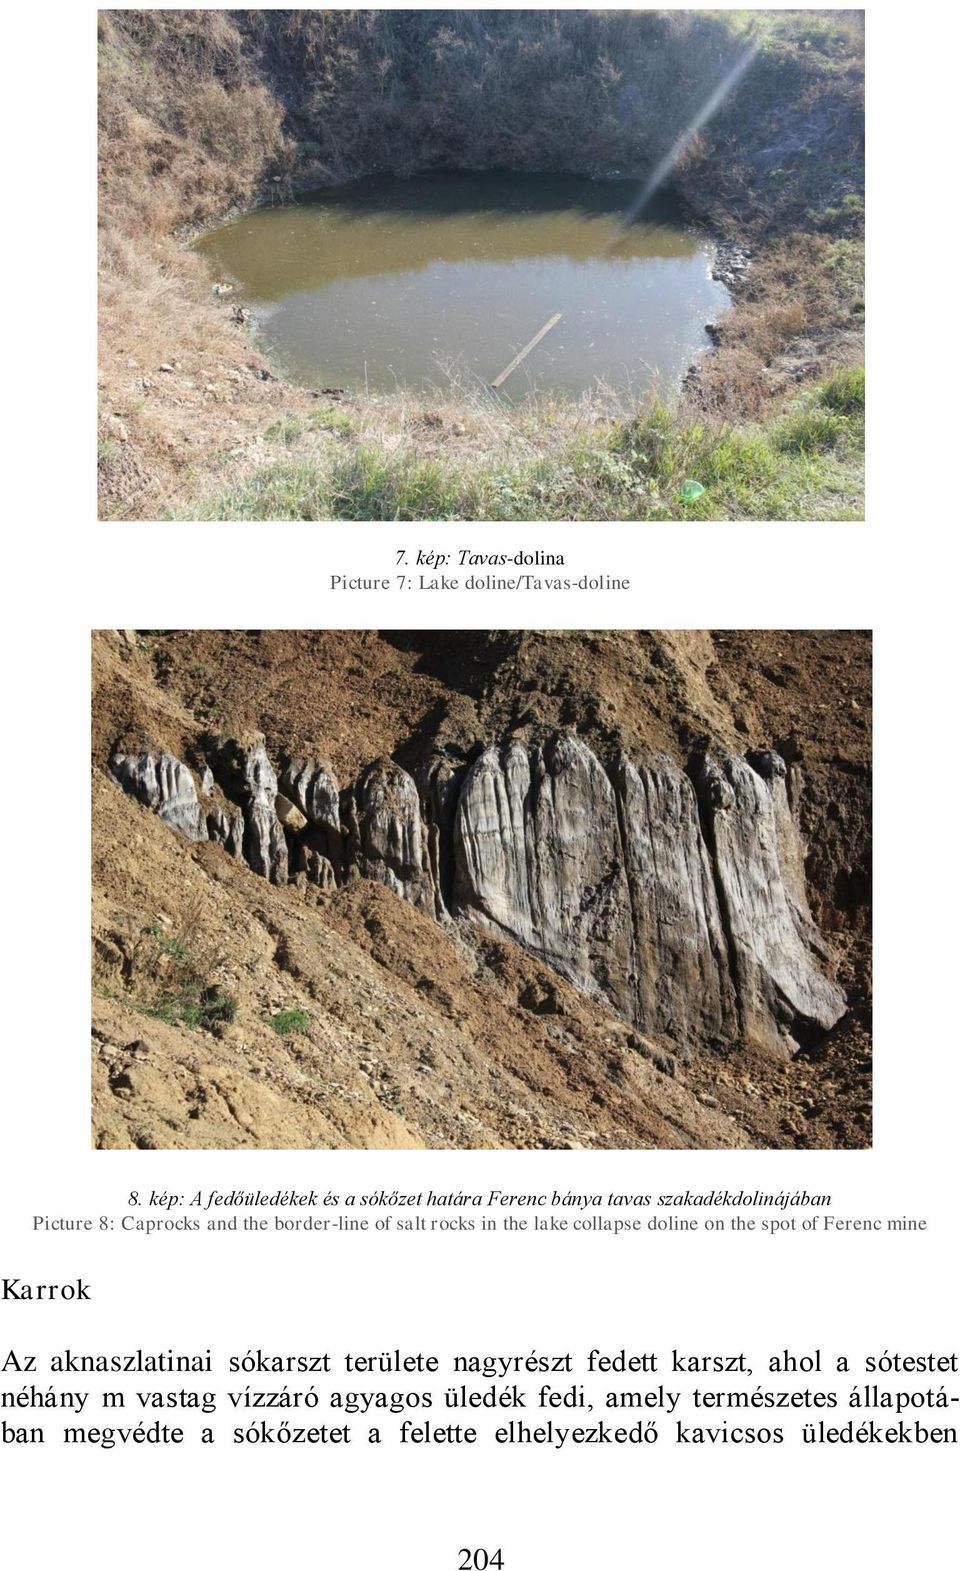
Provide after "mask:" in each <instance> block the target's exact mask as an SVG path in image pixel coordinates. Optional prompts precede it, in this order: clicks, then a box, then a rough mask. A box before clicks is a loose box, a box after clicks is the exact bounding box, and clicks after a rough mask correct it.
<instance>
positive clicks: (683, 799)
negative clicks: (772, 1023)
mask: <svg viewBox="0 0 960 1571" xmlns="http://www.w3.org/2000/svg"><path fill="white" fill-rule="evenodd" d="M613 782H614V787H615V790H616V794H617V799H618V802H619V806H620V815H621V830H622V841H623V848H624V863H625V871H626V878H627V884H628V887H629V890H630V905H631V912H632V920H633V933H634V955H635V969H636V988H635V1001H634V1009H633V1019H634V1020H635V1021H636V1023H637V1025H639V1026H640V1027H641V1029H642V1030H644V1031H648V1032H650V1033H652V1034H656V1035H666V1036H670V1037H673V1038H674V1039H675V1040H676V1041H678V1042H680V1043H683V1044H689V1043H691V1042H697V1041H711V1040H718V1041H722V1042H731V1041H734V1040H735V1039H736V1036H737V1032H738V1022H737V1007H736V995H735V992H734V987H733V980H732V978H731V975H730V968H729V962H728V957H727V946H726V941H725V938H724V934H723V927H722V924H721V920H720V911H719V907H718V905H717V894H716V888H715V886H714V881H713V870H712V868H711V866H710V857H709V854H708V852H707V848H706V845H705V844H704V840H703V835H702V834H701V831H700V818H699V813H698V811H697V797H696V792H695V791H694V789H693V785H692V784H691V782H690V780H689V779H688V778H687V776H686V775H685V774H683V773H681V771H680V770H679V769H678V768H677V767H676V765H675V764H673V763H672V762H671V760H669V759H667V758H663V757H657V758H655V759H652V760H650V761H649V762H647V763H645V764H642V765H638V766H635V765H634V764H633V763H632V762H631V761H630V759H628V758H627V757H625V756H624V755H623V754H621V755H620V757H619V758H618V759H617V762H616V764H615V766H614V770H613Z"/></svg>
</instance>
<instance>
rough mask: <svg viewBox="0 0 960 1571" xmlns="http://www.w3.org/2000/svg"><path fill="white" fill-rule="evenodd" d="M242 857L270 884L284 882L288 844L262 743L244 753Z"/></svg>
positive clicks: (275, 779) (269, 766) (273, 774)
mask: <svg viewBox="0 0 960 1571" xmlns="http://www.w3.org/2000/svg"><path fill="white" fill-rule="evenodd" d="M243 780H244V788H245V795H246V801H245V802H244V808H243V818H244V825H245V829H244V837H243V854H244V858H245V860H246V861H247V863H248V865H249V866H250V867H252V868H253V871H254V872H255V873H260V874H261V875H262V877H264V878H267V879H269V881H270V883H271V884H285V883H286V882H287V871H288V859H287V841H286V837H285V835H284V833H283V825H282V824H281V823H280V820H279V818H278V817H277V812H276V806H275V803H276V799H277V776H276V773H275V771H274V768H273V765H272V764H271V762H270V760H269V758H268V757H267V751H266V748H265V747H264V746H263V744H262V743H261V742H258V743H256V744H255V745H254V746H252V747H250V748H247V749H245V750H244V752H243Z"/></svg>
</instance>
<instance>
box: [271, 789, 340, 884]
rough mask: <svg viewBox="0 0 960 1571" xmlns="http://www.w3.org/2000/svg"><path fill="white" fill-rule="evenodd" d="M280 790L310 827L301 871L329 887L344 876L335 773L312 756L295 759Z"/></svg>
mask: <svg viewBox="0 0 960 1571" xmlns="http://www.w3.org/2000/svg"><path fill="white" fill-rule="evenodd" d="M280 789H281V791H283V793H284V795H285V796H287V797H289V799H290V801H291V802H293V803H294V805H295V806H296V807H298V808H299V809H300V812H301V813H302V814H303V816H304V818H305V819H306V820H307V823H308V824H309V826H310V827H309V829H308V830H307V831H306V833H305V835H304V843H303V846H302V847H301V854H300V870H301V871H304V872H306V874H307V877H308V878H309V879H310V881H311V882H312V883H316V884H320V885H321V887H323V888H330V887H332V884H333V883H338V882H340V881H341V880H342V877H343V839H344V831H343V827H342V825H341V823H340V786H339V784H338V782H337V777H336V775H335V774H334V772H333V770H332V769H331V767H330V765H329V764H324V763H318V762H316V760H314V759H312V758H296V759H292V760H291V761H290V763H289V764H288V765H287V767H286V769H285V770H284V771H283V774H282V775H281V776H280ZM324 864H326V866H324ZM327 868H329V873H328V871H327ZM331 874H332V880H331V877H330V875H331Z"/></svg>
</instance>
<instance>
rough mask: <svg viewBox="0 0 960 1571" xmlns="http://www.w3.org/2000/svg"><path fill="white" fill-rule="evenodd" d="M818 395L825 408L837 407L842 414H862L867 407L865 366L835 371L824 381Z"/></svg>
mask: <svg viewBox="0 0 960 1571" xmlns="http://www.w3.org/2000/svg"><path fill="white" fill-rule="evenodd" d="M817 397H818V399H819V401H820V403H821V404H823V406H824V408H825V409H835V410H836V411H837V413H838V414H841V415H862V414H863V413H864V411H865V409H866V407H867V385H866V378H865V376H864V373H863V368H862V367H860V368H856V367H854V368H851V369H850V370H848V371H835V372H834V374H833V376H831V377H828V378H827V380H826V381H825V382H824V383H823V385H822V386H821V388H820V390H819V392H818V393H817Z"/></svg>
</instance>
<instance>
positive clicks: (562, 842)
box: [454, 736, 634, 1018]
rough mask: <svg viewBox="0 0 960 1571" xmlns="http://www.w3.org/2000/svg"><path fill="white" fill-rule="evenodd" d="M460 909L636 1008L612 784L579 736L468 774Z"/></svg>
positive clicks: (457, 888) (485, 759) (458, 849)
mask: <svg viewBox="0 0 960 1571" xmlns="http://www.w3.org/2000/svg"><path fill="white" fill-rule="evenodd" d="M454 908H455V911H456V913H457V914H458V915H460V916H463V917H465V918H467V919H468V920H470V921H479V922H482V923H485V924H487V925H489V926H493V927H495V928H497V929H499V930H500V931H502V932H503V933H505V934H506V935H507V936H508V937H510V938H513V939H515V940H516V941H517V942H519V943H521V944H522V945H523V946H524V947H525V948H527V949H531V950H533V951H534V952H535V953H536V954H539V955H541V956H542V957H543V959H545V960H546V961H548V962H549V964H551V965H552V966H553V967H554V968H555V969H556V970H557V971H559V972H560V973H561V974H562V975H564V976H566V977H568V978H569V980H571V981H572V982H574V983H576V985H578V986H579V987H581V988H583V989H584V990H585V991H587V992H590V993H591V994H593V995H594V996H598V995H599V996H602V997H603V998H605V999H607V1000H608V1001H609V1002H610V1003H611V1004H612V1005H613V1006H614V1008H615V1009H617V1010H619V1011H620V1013H622V1014H626V1015H627V1016H628V1017H629V1018H632V1013H633V976H634V969H633V939H632V930H631V914H630V897H629V890H628V888H627V882H626V878H625V874H624V868H623V857H622V854H621V845H620V831H619V825H618V817H617V804H616V799H615V797H614V792H613V787H612V785H611V783H610V781H609V779H608V777H607V775H606V773H605V772H604V770H603V769H602V767H601V765H600V763H599V762H598V760H597V759H596V758H595V757H594V755H593V753H592V752H591V751H590V749H589V748H588V747H586V746H585V745H584V744H583V743H582V742H581V741H580V740H579V738H577V737H575V736H558V737H554V738H552V739H551V740H550V741H548V742H547V743H546V744H545V745H544V746H543V747H537V748H535V749H534V750H533V751H532V752H531V753H528V751H527V749H526V748H525V747H524V746H522V744H520V743H519V742H511V743H508V744H507V746H506V747H503V748H488V749H487V750H486V751H485V752H484V753H483V754H482V755H481V756H480V758H479V759H477V761H476V763H475V764H474V765H473V766H472V767H471V769H470V770H469V772H468V774H467V776H466V779H465V780H464V782H463V788H462V790H461V794H460V801H459V805H458V809H457V818H456V826H455V879H454Z"/></svg>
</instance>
